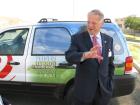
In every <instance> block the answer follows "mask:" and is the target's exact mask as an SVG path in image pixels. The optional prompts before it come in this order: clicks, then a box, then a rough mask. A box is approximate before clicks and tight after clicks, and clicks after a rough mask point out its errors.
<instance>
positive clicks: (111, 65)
mask: <svg viewBox="0 0 140 105" xmlns="http://www.w3.org/2000/svg"><path fill="white" fill-rule="evenodd" d="M111 52H112V56H111V57H110V58H109V76H110V78H111V79H113V75H114V70H115V66H114V63H113V61H114V50H113V39H112V38H111Z"/></svg>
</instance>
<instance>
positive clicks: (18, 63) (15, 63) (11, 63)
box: [8, 61, 20, 65]
mask: <svg viewBox="0 0 140 105" xmlns="http://www.w3.org/2000/svg"><path fill="white" fill-rule="evenodd" d="M8 64H10V65H20V62H14V61H11V62H8Z"/></svg>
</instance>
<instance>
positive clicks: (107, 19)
mask: <svg viewBox="0 0 140 105" xmlns="http://www.w3.org/2000/svg"><path fill="white" fill-rule="evenodd" d="M104 23H112V22H111V19H109V18H106V19H104Z"/></svg>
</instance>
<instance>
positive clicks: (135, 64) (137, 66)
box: [133, 61, 140, 72]
mask: <svg viewBox="0 0 140 105" xmlns="http://www.w3.org/2000/svg"><path fill="white" fill-rule="evenodd" d="M133 64H134V67H135V68H136V69H137V70H138V72H140V64H138V63H137V62H136V61H134V63H133Z"/></svg>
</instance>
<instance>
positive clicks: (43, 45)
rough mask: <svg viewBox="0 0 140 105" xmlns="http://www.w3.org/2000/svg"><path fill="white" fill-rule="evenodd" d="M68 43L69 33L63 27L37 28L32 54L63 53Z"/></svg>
mask: <svg viewBox="0 0 140 105" xmlns="http://www.w3.org/2000/svg"><path fill="white" fill-rule="evenodd" d="M69 45H70V34H69V32H68V31H67V30H66V29H65V28H38V29H36V31H35V37H34V43H33V51H32V54H64V52H65V51H66V50H67V49H68V47H69Z"/></svg>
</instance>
